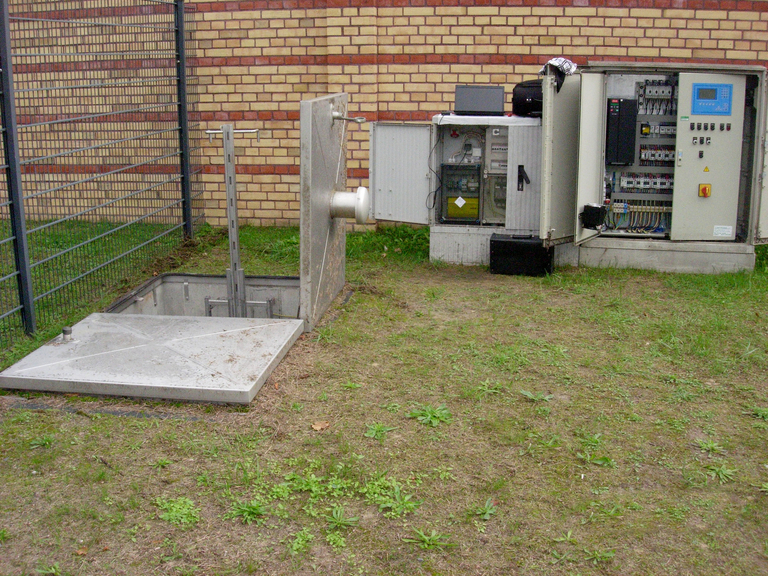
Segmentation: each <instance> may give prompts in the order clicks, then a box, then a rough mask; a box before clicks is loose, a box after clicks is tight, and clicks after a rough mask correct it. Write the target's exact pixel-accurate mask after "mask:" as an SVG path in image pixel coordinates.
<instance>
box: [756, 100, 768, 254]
mask: <svg viewBox="0 0 768 576" xmlns="http://www.w3.org/2000/svg"><path fill="white" fill-rule="evenodd" d="M763 98H764V99H763V102H764V103H765V105H766V106H768V102H766V96H765V95H764V96H763ZM758 110H759V109H758ZM763 110H765V108H763ZM763 117H765V113H763ZM761 131H763V133H764V136H763V145H762V146H760V148H759V150H760V153H759V154H758V157H757V159H756V163H759V164H761V165H762V166H763V170H762V174H763V177H762V178H761V179H760V184H759V186H758V189H757V194H758V200H759V204H758V210H757V223H756V225H755V244H766V243H768V122H766V124H763V127H762V130H761ZM760 154H762V156H760Z"/></svg>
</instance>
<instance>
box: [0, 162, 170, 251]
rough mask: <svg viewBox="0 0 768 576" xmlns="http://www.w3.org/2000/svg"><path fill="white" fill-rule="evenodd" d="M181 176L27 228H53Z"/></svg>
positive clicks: (33, 230) (30, 231)
mask: <svg viewBox="0 0 768 576" xmlns="http://www.w3.org/2000/svg"><path fill="white" fill-rule="evenodd" d="M180 178H181V176H174V177H173V178H169V179H168V180H163V181H162V182H157V183H155V184H152V185H151V186H147V187H145V188H142V189H141V190H135V191H134V192H131V193H130V194H124V195H123V196H120V197H119V198H115V199H113V200H110V201H109V202H102V203H101V204H96V205H94V206H92V207H90V208H87V209H86V210H80V211H79V212H73V213H72V214H70V215H67V216H65V217H64V218H58V219H56V220H51V221H49V222H46V223H45V224H43V225H42V226H37V227H36V228H30V229H29V230H27V234H30V235H31V234H33V233H35V232H38V231H40V230H45V229H46V228H51V227H53V226H56V225H57V224H61V223H63V222H69V221H70V220H72V219H74V218H79V217H80V216H85V215H86V214H88V213H89V212H95V211H96V210H101V209H102V208H107V207H108V206H112V205H113V204H117V203H118V202H124V201H125V200H128V199H130V198H134V197H136V196H139V195H140V194H143V193H144V192H149V191H150V190H154V189H155V188H159V187H160V186H163V185H165V184H170V183H171V182H176V180H179V179H180ZM174 204H178V201H174ZM0 244H2V241H0Z"/></svg>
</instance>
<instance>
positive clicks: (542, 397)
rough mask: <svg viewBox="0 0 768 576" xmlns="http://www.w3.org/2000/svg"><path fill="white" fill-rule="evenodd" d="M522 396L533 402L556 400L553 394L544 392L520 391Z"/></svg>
mask: <svg viewBox="0 0 768 576" xmlns="http://www.w3.org/2000/svg"><path fill="white" fill-rule="evenodd" d="M520 394H522V395H523V396H525V397H526V398H527V399H528V400H530V401H531V402H549V401H550V400H552V398H554V396H553V395H552V394H544V392H536V393H535V394H534V393H533V392H529V391H528V390H520Z"/></svg>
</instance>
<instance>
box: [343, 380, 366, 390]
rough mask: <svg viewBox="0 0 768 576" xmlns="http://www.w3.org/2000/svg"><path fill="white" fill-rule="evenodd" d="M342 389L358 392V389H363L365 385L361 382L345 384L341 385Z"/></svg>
mask: <svg viewBox="0 0 768 576" xmlns="http://www.w3.org/2000/svg"><path fill="white" fill-rule="evenodd" d="M341 387H342V388H346V389H347V390H357V389H358V388H362V387H363V385H362V384H360V383H359V382H349V381H348V382H344V383H343V384H342V385H341Z"/></svg>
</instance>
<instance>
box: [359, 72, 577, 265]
mask: <svg viewBox="0 0 768 576" xmlns="http://www.w3.org/2000/svg"><path fill="white" fill-rule="evenodd" d="M579 83H580V77H579V76H578V75H573V76H567V77H566V78H565V80H564V82H563V83H562V84H561V85H558V82H557V80H556V78H555V77H554V75H548V76H545V77H544V78H543V81H542V105H543V109H542V115H541V117H537V118H529V117H519V116H462V115H458V114H438V115H436V116H434V117H433V118H432V122H431V123H430V124H415V123H392V122H375V123H372V125H371V156H370V158H371V162H370V172H369V174H370V188H371V193H372V209H373V215H374V217H375V218H377V219H380V220H393V221H399V222H413V223H421V224H429V225H430V257H431V258H433V259H439V260H443V261H446V262H455V263H464V264H488V263H489V258H490V239H491V236H492V235H493V234H497V235H501V236H506V237H509V238H511V239H512V240H521V241H522V239H528V240H532V241H534V243H538V244H540V245H541V246H542V248H546V249H549V248H550V247H553V246H555V245H557V244H562V243H567V242H569V241H571V240H572V239H573V234H574V225H573V217H572V215H573V212H574V210H575V202H576V175H577V163H578V159H577V153H576V146H577V143H578V111H579V96H580V91H579ZM422 131H423V132H422ZM416 132H421V134H416ZM426 140H428V141H429V145H425V141H426ZM425 175H426V181H425ZM425 187H426V191H425ZM425 207H426V211H427V214H426V215H425V214H424V212H423V209H424V208H425ZM510 244H514V242H511V243H504V246H505V247H506V246H507V245H510ZM547 254H549V255H551V251H548V252H547Z"/></svg>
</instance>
